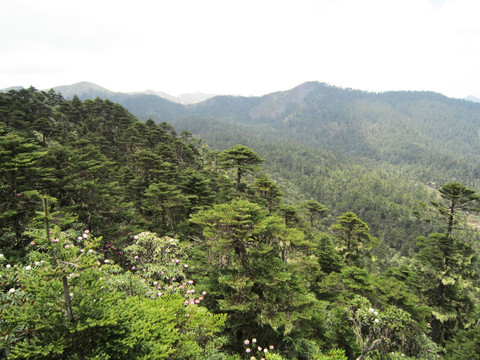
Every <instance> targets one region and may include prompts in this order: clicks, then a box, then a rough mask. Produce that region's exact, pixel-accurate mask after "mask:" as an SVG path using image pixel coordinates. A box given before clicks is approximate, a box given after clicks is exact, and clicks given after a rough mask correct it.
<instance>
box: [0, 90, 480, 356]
mask: <svg viewBox="0 0 480 360" xmlns="http://www.w3.org/2000/svg"><path fill="white" fill-rule="evenodd" d="M292 94H293V95H294V96H293V97H291V96H290V95H292ZM288 95H289V97H288V98H287V97H286V96H287V94H283V93H278V94H273V95H271V96H269V97H265V98H240V97H215V98H212V99H209V100H207V101H205V102H202V103H199V104H196V105H191V106H186V107H185V106H184V107H182V109H183V110H181V111H179V112H178V113H175V111H174V109H175V106H174V105H171V104H170V105H169V106H168V113H167V115H165V114H163V115H162V114H159V113H158V111H159V110H158V108H155V109H153V107H148V106H143V107H142V106H141V104H138V103H136V104H135V106H132V109H130V111H131V112H130V111H129V110H127V109H126V108H125V107H123V106H122V105H120V104H118V103H115V102H113V101H111V100H109V99H100V98H95V99H82V100H80V99H79V97H77V96H74V97H73V98H72V99H68V100H66V99H64V98H63V96H62V95H61V94H60V93H57V92H55V91H48V92H46V91H39V90H36V89H34V88H29V89H21V90H11V91H8V92H5V93H0V174H1V177H0V210H1V212H0V248H1V251H0V276H1V283H0V286H1V293H0V296H1V302H0V335H1V339H2V341H1V348H0V352H1V355H0V356H1V357H2V358H5V359H205V360H207V359H213V360H215V359H217V360H240V359H251V360H253V359H270V360H282V359H284V360H287V359H292V360H293V359H297V360H307V359H317V360H326V359H335V360H346V359H359V360H360V359H365V360H366V359H371V360H373V359H378V360H379V359H428V360H430V359H432V360H433V359H446V360H450V359H479V358H480V357H479V354H480V316H479V303H478V302H479V299H480V294H479V277H478V276H479V270H480V269H479V263H478V258H477V254H478V251H479V248H480V245H479V244H480V242H479V237H478V231H477V229H476V227H475V226H476V224H477V223H478V217H477V210H478V209H479V205H480V197H479V195H478V194H477V191H476V189H477V188H479V187H480V184H479V183H478V179H479V177H478V174H479V173H478V157H479V155H478V154H479V151H478V150H479V149H480V141H479V139H478V128H479V126H478V122H479V121H480V119H479V118H476V117H475V115H476V114H478V113H479V112H478V105H476V104H473V103H472V105H470V104H468V103H467V102H460V101H457V100H448V99H443V98H440V99H439V95H437V94H430V93H425V94H423V95H422V97H421V98H418V97H413V96H412V94H410V93H408V92H407V93H403V94H402V100H401V101H400V100H399V97H398V96H397V95H398V94H396V95H395V96H394V94H389V93H384V94H366V93H362V92H355V91H345V90H342V91H339V89H336V88H331V87H324V86H323V85H322V86H320V85H319V84H310V83H307V84H306V85H303V86H301V87H299V88H297V89H295V90H294V91H292V92H291V93H289V94H288ZM344 98H347V100H346V102H342V103H341V104H342V105H341V106H338V107H336V106H335V102H340V101H341V100H342V99H343V100H344ZM128 99H129V100H128V101H132V98H128ZM148 99H150V100H151V99H152V98H151V97H149V98H148ZM292 99H293V100H292ZM163 103H164V102H163ZM225 103H228V105H227V106H225ZM371 103H374V104H376V105H375V106H376V107H375V109H376V110H375V112H374V114H375V116H373V115H371V114H372V113H371V112H369V113H368V114H370V115H368V116H367V115H366V114H367V113H366V112H363V111H362V109H364V108H367V107H368V108H369V109H371ZM219 104H220V105H221V106H220V105H219ZM407 104H408V106H407ZM123 105H124V106H126V107H127V105H126V104H123ZM142 108H143V109H150V112H149V113H148V114H143V115H142V114H141V113H136V116H137V117H138V119H141V120H142V121H140V120H138V119H137V117H136V116H134V115H132V113H135V111H134V109H142ZM279 108H280V109H281V111H279V110H278V109H279ZM152 109H153V110H152ZM172 109H173V110H172ZM232 109H233V110H232ZM312 109H316V110H315V112H313V110H312ZM412 109H413V110H412ZM369 111H370V110H369ZM412 112H415V114H417V115H418V114H423V115H422V116H423V120H424V121H423V122H422V123H421V124H419V123H414V122H413V121H412V117H411V113H412ZM318 113H321V114H322V118H323V119H326V120H325V121H324V122H322V123H320V122H318V121H317V120H318V118H317V116H318ZM459 113H461V114H463V115H462V117H461V118H458V119H456V123H454V124H452V123H451V121H450V122H449V118H451V116H453V115H452V114H455V115H457V114H459ZM168 114H170V116H171V119H168V116H169V115H168ZM385 119H387V120H385ZM314 130H315V131H314ZM192 134H195V136H194V135H192ZM459 138H461V139H463V141H458V139H459ZM342 144H343V145H342ZM340 145H342V146H340Z"/></svg>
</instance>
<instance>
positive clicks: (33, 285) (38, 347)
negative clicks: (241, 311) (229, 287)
mask: <svg viewBox="0 0 480 360" xmlns="http://www.w3.org/2000/svg"><path fill="white" fill-rule="evenodd" d="M144 234H147V233H144ZM141 237H143V235H142V236H141ZM145 237H150V238H153V239H162V240H161V241H164V240H165V239H166V238H165V239H164V238H159V237H158V236H156V235H154V234H148V235H145ZM166 241H167V242H168V244H169V246H168V248H165V247H164V249H165V250H168V251H166V252H165V253H166V254H170V255H171V256H170V257H174V258H178V260H179V261H178V262H176V261H173V263H171V264H170V263H168V259H169V257H164V258H163V260H162V262H160V261H158V258H156V256H157V254H155V253H154V254H153V256H150V255H151V254H149V255H147V254H146V253H142V252H138V254H139V255H135V256H138V259H135V260H138V261H137V262H136V266H138V268H139V269H140V270H131V269H129V270H127V271H125V270H123V269H122V268H121V267H120V266H118V265H116V264H115V263H114V261H113V260H111V259H106V258H105V257H104V254H105V253H103V252H101V251H99V245H100V243H101V239H100V238H95V237H93V236H92V235H91V234H90V232H89V231H88V230H86V231H84V232H83V233H81V234H75V233H73V232H71V231H67V232H62V231H60V229H54V230H52V231H49V232H48V236H43V237H42V236H37V238H35V240H34V241H32V242H31V243H30V245H29V250H30V252H29V254H28V257H27V259H28V261H29V263H28V264H27V265H24V264H10V263H8V259H6V258H5V256H0V264H1V267H0V278H1V280H2V281H1V288H0V290H1V292H0V297H1V304H2V305H1V308H0V311H1V313H0V333H1V334H2V343H1V348H0V354H1V356H0V357H5V358H6V357H7V356H8V357H9V358H11V359H20V358H21V359H29V358H40V357H38V356H37V355H35V354H43V355H42V356H43V357H41V358H45V359H57V358H58V359H64V358H71V359H75V358H128V359H136V358H149V359H157V358H158V359H160V358H166V357H174V358H176V359H191V358H196V357H198V356H199V355H200V354H201V353H202V352H203V348H204V347H206V346H207V345H208V344H209V342H210V341H211V340H212V338H213V336H214V334H216V333H217V332H218V331H219V330H220V329H221V327H222V326H223V323H224V321H225V316H224V315H213V314H211V313H210V312H208V310H207V309H205V308H203V307H199V306H198V305H199V304H200V303H201V301H202V300H203V299H204V297H205V296H206V295H207V294H206V293H205V292H202V291H200V290H197V289H195V285H194V283H193V281H191V280H188V279H186V275H185V273H184V271H185V269H186V267H185V265H186V264H184V262H183V259H182V258H180V257H179V256H178V255H179V253H178V252H176V250H175V248H174V244H173V242H170V241H169V240H166ZM175 246H176V244H175ZM137 249H139V248H138V247H137ZM143 255H145V258H144V257H143ZM148 256H150V257H148ZM145 259H146V260H145ZM150 261H151V262H150ZM165 262H167V263H165ZM160 267H161V268H162V269H168V271H169V274H174V275H175V277H171V278H169V277H168V276H166V274H163V275H162V274H161V271H163V270H160V271H158V272H157V269H160ZM144 269H145V271H143V270H144ZM210 348H212V347H210Z"/></svg>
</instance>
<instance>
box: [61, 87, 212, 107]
mask: <svg viewBox="0 0 480 360" xmlns="http://www.w3.org/2000/svg"><path fill="white" fill-rule="evenodd" d="M53 90H55V91H57V92H59V93H61V94H62V95H63V96H64V97H65V98H67V99H71V98H72V97H73V96H74V95H77V96H78V98H79V99H80V100H85V99H94V98H96V97H99V98H102V99H105V98H108V99H111V98H113V99H125V98H127V97H128V96H138V95H152V96H158V97H160V98H162V99H166V100H169V101H171V102H175V103H179V104H184V105H187V104H194V103H197V102H201V101H204V100H206V99H208V98H211V97H213V96H215V95H214V94H205V93H201V92H195V93H187V94H181V95H179V96H173V95H170V94H167V93H165V92H161V91H153V90H145V91H136V92H129V93H122V92H114V91H110V90H108V89H106V88H104V87H101V86H99V85H96V84H94V83H91V82H87V81H82V82H79V83H76V84H72V85H61V86H56V87H54V88H53Z"/></svg>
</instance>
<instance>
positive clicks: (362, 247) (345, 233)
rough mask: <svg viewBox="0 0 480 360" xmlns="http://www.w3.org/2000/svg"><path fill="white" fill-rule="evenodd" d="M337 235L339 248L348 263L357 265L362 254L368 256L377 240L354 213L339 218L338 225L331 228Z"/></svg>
mask: <svg viewBox="0 0 480 360" xmlns="http://www.w3.org/2000/svg"><path fill="white" fill-rule="evenodd" d="M331 229H332V231H333V232H334V233H335V234H336V239H337V243H338V248H339V250H340V252H341V253H342V255H343V257H344V258H345V259H346V261H347V262H350V263H357V262H358V261H359V257H360V254H366V251H367V250H369V249H370V248H371V247H372V246H373V245H374V244H376V243H377V239H376V238H375V237H373V236H371V235H370V228H369V227H368V225H367V224H366V223H364V222H363V221H362V220H360V219H359V218H358V216H357V215H355V214H354V213H353V212H347V213H345V214H342V215H340V216H339V217H338V223H337V224H335V225H333V226H332V227H331Z"/></svg>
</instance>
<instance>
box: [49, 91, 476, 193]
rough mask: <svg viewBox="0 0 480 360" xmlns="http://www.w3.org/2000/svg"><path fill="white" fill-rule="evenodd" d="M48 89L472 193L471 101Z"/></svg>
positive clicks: (213, 139) (202, 132)
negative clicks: (185, 96) (454, 183)
mask: <svg viewBox="0 0 480 360" xmlns="http://www.w3.org/2000/svg"><path fill="white" fill-rule="evenodd" d="M53 90H55V91H57V92H60V93H62V94H63V96H64V97H66V98H72V97H73V96H74V95H77V96H78V97H79V98H80V99H81V100H85V99H95V98H97V97H99V98H103V99H109V100H111V101H113V102H117V103H119V104H121V105H122V106H124V107H126V108H127V109H128V110H129V111H130V112H131V113H132V114H134V115H135V116H136V117H137V118H139V119H140V120H143V121H145V120H147V119H149V118H151V119H153V120H154V121H156V122H167V123H169V124H171V125H173V126H174V128H175V129H176V130H177V131H184V130H187V131H189V132H191V133H193V134H194V135H195V136H197V137H199V138H201V139H203V140H204V141H206V142H207V143H208V144H209V145H210V146H211V147H214V148H218V149H224V148H226V147H228V146H233V145H236V144H238V143H242V144H245V145H247V146H251V147H254V148H256V149H264V151H266V152H268V153H270V152H272V149H275V148H278V146H279V145H280V144H281V145H283V146H292V147H296V148H299V149H302V151H303V150H305V149H307V150H308V151H316V152H318V151H329V152H332V151H333V152H335V154H341V155H342V156H348V157H349V158H351V159H356V161H357V162H358V161H360V162H365V161H366V162H368V163H369V164H374V165H375V166H380V167H383V168H385V166H394V167H395V169H396V170H395V171H397V172H402V173H404V174H407V175H408V176H410V177H411V178H412V179H414V180H415V181H421V182H423V183H427V184H430V183H433V184H435V183H439V182H445V181H449V180H462V181H464V182H465V183H467V184H468V185H470V186H474V187H480V168H479V166H478V164H479V163H480V103H477V102H474V101H472V100H475V99H474V98H470V100H465V99H453V98H448V97H446V96H444V95H441V94H438V93H434V92H424V91H423V92H419V91H392V92H384V93H371V92H365V91H360V90H354V89H344V88H339V87H335V86H331V85H328V84H324V83H319V82H306V83H303V84H300V85H299V86H297V87H295V88H293V89H291V90H287V91H279V92H274V93H271V94H267V95H264V96H261V97H243V96H228V95H222V96H212V95H206V94H199V95H198V96H199V97H195V96H194V95H191V96H192V97H191V99H193V98H194V97H195V99H196V100H199V99H201V98H202V96H203V98H204V100H203V101H200V102H195V103H189V104H181V103H179V102H180V100H179V99H178V98H176V100H177V101H171V100H168V99H167V97H168V96H167V95H166V94H164V93H157V92H154V91H146V92H141V93H129V94H127V93H120V92H113V91H110V90H108V89H105V88H103V87H100V86H98V85H95V84H92V83H88V82H81V83H78V84H74V85H69V86H58V87H55V88H54V89H53ZM170 99H173V98H172V97H170ZM183 101H184V102H185V101H186V100H183ZM309 156H312V155H309Z"/></svg>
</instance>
